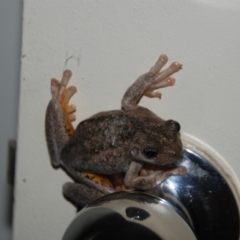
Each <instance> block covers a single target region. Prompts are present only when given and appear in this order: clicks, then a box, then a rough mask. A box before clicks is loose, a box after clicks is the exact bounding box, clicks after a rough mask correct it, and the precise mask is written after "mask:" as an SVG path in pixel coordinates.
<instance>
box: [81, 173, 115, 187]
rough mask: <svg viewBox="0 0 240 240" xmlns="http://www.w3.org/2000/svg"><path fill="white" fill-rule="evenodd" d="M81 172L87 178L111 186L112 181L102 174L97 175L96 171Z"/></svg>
mask: <svg viewBox="0 0 240 240" xmlns="http://www.w3.org/2000/svg"><path fill="white" fill-rule="evenodd" d="M81 173H82V175H83V176H84V177H86V178H88V179H89V180H91V181H93V182H95V183H97V184H100V185H103V186H106V187H110V188H113V185H112V183H111V182H110V181H109V180H108V178H107V177H105V176H103V175H99V174H96V173H90V172H81Z"/></svg>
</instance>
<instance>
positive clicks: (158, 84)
mask: <svg viewBox="0 0 240 240" xmlns="http://www.w3.org/2000/svg"><path fill="white" fill-rule="evenodd" d="M167 61H168V57H167V56H166V55H165V54H162V55H161V56H160V57H159V59H158V60H157V62H156V63H155V65H154V66H153V67H152V68H151V69H150V70H149V72H147V73H145V74H143V75H141V76H140V77H139V78H138V79H137V80H136V81H135V82H134V83H133V85H132V86H130V87H129V88H128V90H127V91H126V93H125V94H124V96H123V99H122V108H123V109H124V110H129V109H134V108H136V107H137V104H138V102H139V100H140V99H141V97H142V96H143V95H146V96H148V97H157V98H161V93H160V92H158V91H155V90H156V89H159V88H163V87H168V86H173V85H174V84H175V79H174V78H173V77H171V75H172V74H174V73H175V72H178V71H179V70H180V69H181V68H182V65H181V64H180V63H178V62H173V63H172V64H171V65H170V66H169V67H168V68H166V69H165V70H163V71H161V69H162V68H163V66H164V65H165V64H166V63H167Z"/></svg>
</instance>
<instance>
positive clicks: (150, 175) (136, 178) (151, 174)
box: [124, 161, 187, 190]
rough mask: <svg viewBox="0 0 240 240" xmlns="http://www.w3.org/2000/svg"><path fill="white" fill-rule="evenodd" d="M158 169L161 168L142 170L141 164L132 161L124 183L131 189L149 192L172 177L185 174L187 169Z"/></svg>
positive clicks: (154, 167) (180, 167)
mask: <svg viewBox="0 0 240 240" xmlns="http://www.w3.org/2000/svg"><path fill="white" fill-rule="evenodd" d="M160 169H161V166H153V170H149V169H144V168H143V165H142V163H139V162H135V161H132V162H131V164H130V168H129V170H128V172H127V173H126V176H125V179H124V183H125V185H126V186H128V187H131V188H135V189H139V190H150V189H152V188H154V187H156V186H157V185H159V184H161V183H162V182H163V181H165V180H166V179H167V178H169V177H170V176H172V175H181V176H183V175H185V174H186V173H187V169H186V168H185V167H184V166H179V167H175V168H172V169H168V170H163V169H162V170H160Z"/></svg>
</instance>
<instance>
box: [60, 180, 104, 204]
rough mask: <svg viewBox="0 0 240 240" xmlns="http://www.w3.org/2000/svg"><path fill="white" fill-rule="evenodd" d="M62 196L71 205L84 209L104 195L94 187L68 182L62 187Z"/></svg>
mask: <svg viewBox="0 0 240 240" xmlns="http://www.w3.org/2000/svg"><path fill="white" fill-rule="evenodd" d="M63 194H64V196H65V197H66V198H67V199H68V200H70V201H71V202H72V203H74V204H75V205H77V206H81V207H84V206H85V205H87V204H88V203H90V202H91V201H93V200H95V199H98V198H100V197H102V196H104V195H106V194H105V193H104V192H102V191H101V190H99V189H97V188H95V187H91V186H87V185H84V184H80V183H70V182H68V183H65V184H64V185H63Z"/></svg>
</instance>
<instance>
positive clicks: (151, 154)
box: [143, 147, 158, 158]
mask: <svg viewBox="0 0 240 240" xmlns="http://www.w3.org/2000/svg"><path fill="white" fill-rule="evenodd" d="M143 154H144V155H145V157H147V158H155V157H156V156H157V155H158V150H157V149H156V148H151V147H146V148H144V149H143Z"/></svg>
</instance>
